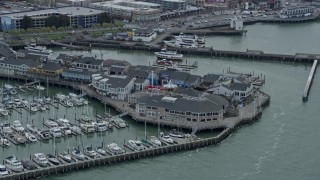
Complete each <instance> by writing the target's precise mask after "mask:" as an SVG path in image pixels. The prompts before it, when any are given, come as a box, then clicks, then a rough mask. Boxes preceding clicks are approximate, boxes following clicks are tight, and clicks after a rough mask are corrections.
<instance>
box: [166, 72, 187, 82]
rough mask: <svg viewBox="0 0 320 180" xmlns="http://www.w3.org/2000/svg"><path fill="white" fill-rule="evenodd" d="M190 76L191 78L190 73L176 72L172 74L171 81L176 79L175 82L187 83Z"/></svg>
mask: <svg viewBox="0 0 320 180" xmlns="http://www.w3.org/2000/svg"><path fill="white" fill-rule="evenodd" d="M189 76H190V74H189V73H186V72H179V71H174V72H172V74H171V76H170V78H171V80H172V79H174V80H178V81H186V80H187V79H188V77H189Z"/></svg>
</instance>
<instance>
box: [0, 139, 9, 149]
mask: <svg viewBox="0 0 320 180" xmlns="http://www.w3.org/2000/svg"><path fill="white" fill-rule="evenodd" d="M0 146H2V147H9V146H10V142H9V140H8V139H7V138H5V137H1V138H0Z"/></svg>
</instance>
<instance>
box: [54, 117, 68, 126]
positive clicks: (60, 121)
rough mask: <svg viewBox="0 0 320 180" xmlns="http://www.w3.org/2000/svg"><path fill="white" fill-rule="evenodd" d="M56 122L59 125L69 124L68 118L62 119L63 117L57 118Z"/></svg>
mask: <svg viewBox="0 0 320 180" xmlns="http://www.w3.org/2000/svg"><path fill="white" fill-rule="evenodd" d="M57 123H58V124H59V125H60V126H70V121H69V120H68V119H63V118H59V119H58V120H57Z"/></svg>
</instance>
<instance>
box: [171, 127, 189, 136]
mask: <svg viewBox="0 0 320 180" xmlns="http://www.w3.org/2000/svg"><path fill="white" fill-rule="evenodd" d="M169 136H171V137H176V138H185V137H186V136H185V134H183V132H180V131H177V130H176V129H173V130H171V131H170V132H169Z"/></svg>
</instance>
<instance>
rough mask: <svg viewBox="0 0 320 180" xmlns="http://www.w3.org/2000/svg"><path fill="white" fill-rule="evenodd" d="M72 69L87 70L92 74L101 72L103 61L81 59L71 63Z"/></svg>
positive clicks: (92, 58)
mask: <svg viewBox="0 0 320 180" xmlns="http://www.w3.org/2000/svg"><path fill="white" fill-rule="evenodd" d="M72 67H74V68H79V69H87V70H89V71H92V72H97V71H101V70H102V67H103V60H101V59H96V58H94V57H82V58H80V59H77V60H75V61H74V62H73V63H72Z"/></svg>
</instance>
